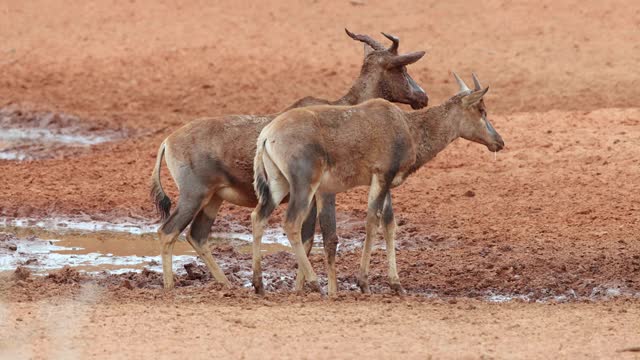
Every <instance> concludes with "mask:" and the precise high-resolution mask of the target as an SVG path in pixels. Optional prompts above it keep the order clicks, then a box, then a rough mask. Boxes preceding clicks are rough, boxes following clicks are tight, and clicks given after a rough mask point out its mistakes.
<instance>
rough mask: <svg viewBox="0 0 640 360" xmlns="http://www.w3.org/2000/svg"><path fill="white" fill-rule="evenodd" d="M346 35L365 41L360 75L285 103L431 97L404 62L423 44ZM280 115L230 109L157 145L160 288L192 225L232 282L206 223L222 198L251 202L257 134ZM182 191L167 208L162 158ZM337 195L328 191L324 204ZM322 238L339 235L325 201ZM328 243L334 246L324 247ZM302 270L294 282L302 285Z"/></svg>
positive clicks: (205, 252)
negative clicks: (404, 47)
mask: <svg viewBox="0 0 640 360" xmlns="http://www.w3.org/2000/svg"><path fill="white" fill-rule="evenodd" d="M345 31H346V33H347V35H348V36H349V37H350V38H352V39H354V40H357V41H360V42H362V43H364V47H365V55H364V62H363V64H362V68H361V71H360V76H359V77H358V78H357V79H356V81H355V83H354V84H353V86H352V87H351V89H350V90H349V91H348V92H347V94H346V95H344V96H343V97H341V98H340V99H338V100H336V101H328V100H323V99H318V98H314V97H305V98H302V99H300V100H298V101H297V102H295V103H294V104H293V105H291V106H290V107H289V108H287V110H288V109H292V108H298V107H303V106H308V105H314V104H315V105H317V104H332V105H355V104H358V103H361V102H363V101H366V100H369V99H372V98H377V97H381V98H384V99H386V100H389V101H394V102H399V103H404V104H409V105H411V107H412V108H414V109H419V108H422V107H424V106H426V105H427V102H428V98H427V94H426V93H425V92H424V90H423V89H422V88H420V86H418V84H417V83H416V82H415V81H414V80H413V79H412V78H411V76H409V74H408V73H407V69H406V66H407V65H409V64H412V63H415V62H416V61H418V60H419V59H420V58H422V57H423V56H424V54H425V53H424V52H423V51H418V52H412V53H409V54H403V55H399V54H398V46H399V39H398V38H397V37H395V36H393V35H388V34H385V33H383V35H384V36H385V37H386V38H388V39H389V40H391V42H392V44H391V46H390V47H388V48H386V47H385V46H383V45H381V44H380V43H379V42H377V41H376V40H374V39H372V38H371V37H369V36H367V35H360V34H354V33H351V32H350V31H349V30H347V29H345ZM277 115H278V114H271V115H229V116H222V117H214V118H203V119H198V120H194V121H192V122H190V123H188V124H186V125H185V126H183V127H181V128H179V129H178V130H176V131H175V132H173V133H172V134H171V135H169V136H168V137H167V138H166V139H165V140H164V141H163V142H162V143H161V145H160V148H159V149H158V154H157V157H156V163H155V166H154V169H153V173H152V176H151V196H152V199H153V201H154V203H155V205H156V209H157V210H158V212H159V213H160V216H161V220H162V224H161V225H160V228H159V229H158V235H159V238H160V241H161V244H162V273H163V282H164V288H165V289H171V288H173V287H174V279H173V269H172V254H173V245H174V243H175V241H176V239H177V238H178V236H179V235H180V234H181V233H182V232H183V231H184V230H185V228H186V227H187V226H188V225H189V224H191V227H190V230H189V231H188V233H187V236H186V237H187V241H188V242H189V244H191V246H192V247H193V249H194V250H195V251H196V253H197V254H198V256H200V257H201V258H202V259H203V261H204V262H205V264H206V266H207V268H208V269H209V271H210V272H211V274H212V275H213V277H214V278H215V280H216V281H218V282H220V283H222V284H224V285H226V286H228V287H229V286H230V283H229V281H228V280H227V278H226V276H225V275H224V273H223V272H222V270H221V269H220V267H219V266H218V265H217V263H216V262H215V260H214V259H213V256H212V255H211V252H210V251H209V249H208V248H207V246H206V244H207V240H208V237H209V232H210V231H211V226H212V225H213V222H214V220H215V218H216V215H217V213H218V209H219V208H220V205H221V204H222V202H223V201H228V202H230V203H233V204H235V205H239V206H244V207H252V208H253V207H255V206H256V204H257V201H258V200H257V198H256V196H255V192H254V190H253V185H252V183H253V157H254V155H255V150H256V142H255V141H256V139H257V138H258V135H259V134H260V131H261V130H262V128H263V127H264V126H265V125H267V124H268V123H269V122H270V121H271V120H273V119H274V118H275V117H276V116H277ZM163 156H164V157H165V162H166V164H167V168H168V169H169V172H170V174H171V176H172V178H173V180H174V181H175V182H176V185H177V187H178V190H179V192H180V198H179V200H178V205H177V208H176V209H175V210H174V211H173V212H170V209H171V200H170V199H169V197H168V196H167V195H166V193H165V192H164V190H163V188H162V184H161V182H160V167H161V165H162V157H163ZM332 201H333V202H335V200H334V199H332V198H331V196H329V197H328V198H327V200H326V201H325V202H326V203H327V204H330V203H331V202H332ZM320 219H321V228H322V233H323V235H324V239H325V242H331V241H333V242H337V236H336V235H335V233H336V231H335V210H334V209H333V208H331V207H330V206H326V207H325V210H324V212H322V213H321V214H320ZM315 223H316V214H315V212H314V213H313V214H310V216H309V219H308V221H307V222H306V223H305V241H306V246H307V249H308V250H310V249H311V243H312V241H311V240H312V239H313V233H314V230H315ZM327 248H331V247H330V246H328V247H327ZM300 274H301V271H299V279H298V283H299V284H300V286H302V284H303V280H302V277H301V275H300Z"/></svg>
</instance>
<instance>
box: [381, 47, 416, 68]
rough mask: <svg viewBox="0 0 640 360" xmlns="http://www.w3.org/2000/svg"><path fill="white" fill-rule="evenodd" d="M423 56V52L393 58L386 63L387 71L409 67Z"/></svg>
mask: <svg viewBox="0 0 640 360" xmlns="http://www.w3.org/2000/svg"><path fill="white" fill-rule="evenodd" d="M424 54H425V52H424V51H416V52H412V53H409V54H404V55H398V56H394V57H392V58H391V59H390V60H389V62H388V63H387V69H392V68H396V67H400V66H407V65H411V64H413V63H415V62H416V61H418V60H420V59H422V57H423V56H424Z"/></svg>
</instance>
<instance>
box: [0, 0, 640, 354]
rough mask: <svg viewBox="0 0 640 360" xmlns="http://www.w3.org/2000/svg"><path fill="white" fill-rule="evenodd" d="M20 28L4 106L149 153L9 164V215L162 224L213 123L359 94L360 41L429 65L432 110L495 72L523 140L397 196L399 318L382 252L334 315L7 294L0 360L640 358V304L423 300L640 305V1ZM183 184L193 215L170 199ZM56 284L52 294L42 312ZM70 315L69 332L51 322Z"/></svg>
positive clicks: (217, 7) (281, 301) (248, 299)
mask: <svg viewBox="0 0 640 360" xmlns="http://www.w3.org/2000/svg"><path fill="white" fill-rule="evenodd" d="M0 15H1V16H2V19H3V20H2V21H1V22H0V38H1V39H2V43H1V44H0V107H4V108H11V109H20V110H21V111H24V112H27V113H30V112H40V111H42V112H56V113H66V114H73V115H75V116H77V117H78V118H80V119H83V121H84V122H85V123H86V127H83V128H84V129H87V131H93V130H96V131H97V130H100V131H105V130H112V131H117V132H119V133H124V134H128V135H129V137H128V138H126V139H124V140H121V141H116V142H112V143H107V144H102V145H97V146H95V147H92V148H90V149H87V150H83V151H80V152H70V153H68V152H59V153H58V152H56V157H54V158H53V159H45V160H37V161H27V162H20V163H17V162H12V161H1V160H0V184H3V185H2V186H0V214H1V215H3V216H6V217H48V216H54V215H55V216H73V215H79V214H89V215H91V216H92V217H94V218H96V219H102V220H117V219H121V218H123V217H134V218H142V219H151V218H153V217H154V216H155V215H154V213H153V207H152V204H151V202H150V200H149V198H148V181H149V176H150V174H151V168H152V166H153V163H154V159H155V155H156V150H157V146H158V145H159V143H160V142H161V141H162V139H163V138H164V137H166V136H167V135H168V134H169V133H170V132H171V131H172V130H174V129H176V128H178V127H179V126H181V125H182V124H184V123H185V122H187V121H189V120H191V119H193V118H195V117H199V116H208V115H220V114H230V113H269V112H275V111H278V110H280V109H282V108H284V107H286V106H287V105H289V104H290V103H292V102H293V101H294V100H296V99H298V98H300V97H303V96H306V95H315V96H321V97H326V98H331V99H335V98H338V97H340V96H341V95H342V94H343V93H344V92H346V91H347V89H348V87H349V85H350V83H351V81H352V80H353V79H354V78H355V77H356V76H357V72H358V70H359V66H360V62H361V56H362V53H361V51H362V49H361V46H360V45H359V44H357V43H354V42H353V41H351V40H350V39H349V38H347V37H346V35H344V32H343V30H342V28H344V27H345V26H346V27H349V28H350V29H351V30H353V31H356V32H361V33H369V34H371V35H373V36H376V37H377V38H379V39H381V36H380V35H377V33H378V32H379V31H385V32H389V33H392V34H396V35H398V36H399V37H400V38H401V45H400V46H401V51H415V50H427V51H428V56H427V57H426V58H425V59H423V60H421V61H420V62H419V63H417V64H415V65H412V66H411V67H410V68H409V71H410V73H411V74H412V76H413V77H414V79H415V80H416V81H417V82H418V83H420V84H421V85H422V87H423V88H424V89H425V90H426V91H427V92H428V93H429V95H430V99H431V105H435V104H438V103H440V102H442V101H443V100H444V99H446V98H447V97H448V96H450V95H452V94H453V93H454V91H455V90H456V87H455V84H454V83H453V82H452V78H451V75H450V71H452V70H454V71H456V72H458V73H459V74H464V76H465V78H466V79H469V80H470V72H471V71H475V72H477V73H478V74H479V76H480V79H481V80H483V82H484V84H487V85H490V87H491V90H490V92H489V95H488V97H487V99H486V103H487V106H488V108H489V110H490V113H489V114H490V117H491V118H492V119H493V122H494V126H495V127H496V129H498V131H499V132H500V133H501V135H502V136H503V138H504V139H505V141H506V143H507V147H506V149H505V150H504V151H503V152H501V153H498V154H497V160H496V161H494V158H493V154H491V153H488V152H487V150H486V149H485V148H483V147H482V146H480V145H477V144H471V143H468V142H466V141H464V140H459V141H457V142H456V143H454V144H453V145H451V146H450V147H449V148H448V149H447V150H445V151H444V152H443V153H442V154H441V155H440V156H439V157H438V158H437V159H436V160H434V161H433V162H432V163H431V164H429V165H428V166H427V167H426V168H424V169H422V170H421V171H419V172H418V173H417V174H415V175H414V176H413V177H412V178H410V179H409V180H408V181H407V183H405V184H404V185H403V186H402V187H400V188H398V189H396V190H394V192H393V196H394V204H395V208H396V214H397V216H398V219H399V223H400V227H399V232H398V242H399V252H398V262H399V269H400V276H401V279H402V281H403V283H404V285H405V287H406V288H407V290H408V291H409V293H410V295H409V296H408V298H407V299H395V298H387V297H385V296H386V295H384V294H386V292H387V290H388V289H387V288H385V284H386V281H385V274H386V270H385V269H386V265H385V262H386V260H385V258H384V254H383V252H381V251H378V252H376V255H375V257H374V266H373V274H372V282H373V283H374V284H375V283H377V284H379V286H378V288H377V291H378V292H379V293H382V295H380V294H378V295H376V296H373V297H359V296H357V295H355V294H354V291H353V290H351V291H347V290H344V291H343V293H346V295H343V296H344V297H345V298H344V299H343V301H335V302H334V301H327V300H318V299H316V298H315V297H314V296H307V297H302V298H299V297H293V298H289V297H288V295H283V294H274V295H271V296H272V297H273V298H272V299H270V298H267V299H266V300H260V299H256V298H254V297H253V296H252V295H250V294H245V293H244V292H242V291H243V290H237V291H234V292H232V293H233V294H236V296H240V297H241V299H242V300H233V299H231V300H225V299H224V296H223V295H224V292H220V291H219V290H218V289H217V287H215V285H214V284H211V283H210V282H206V283H205V285H203V286H183V287H181V288H179V289H178V290H176V292H175V293H174V294H163V293H162V292H160V291H158V290H155V289H144V288H143V289H134V290H128V289H127V288H126V286H124V288H123V286H122V285H121V284H120V285H113V284H111V285H109V284H105V283H98V284H97V285H91V284H92V282H91V281H89V282H82V281H80V282H79V283H77V284H76V285H74V284H73V283H72V284H57V283H55V282H53V284H55V285H51V283H52V280H51V279H48V280H42V279H41V280H33V281H32V282H24V281H23V283H24V284H27V285H28V286H26V290H24V289H23V290H18V289H17V287H19V286H20V285H16V284H15V282H13V281H10V283H11V285H10V286H9V285H7V286H9V287H8V288H4V290H3V291H2V292H0V298H3V299H4V303H0V312H1V311H5V314H10V316H7V317H3V316H0V319H6V321H4V323H3V322H2V321H0V335H3V333H4V334H9V333H10V334H12V337H6V336H0V339H2V340H0V355H3V354H5V353H6V354H10V353H9V352H7V351H14V350H15V351H20V352H21V353H24V352H23V351H30V352H31V354H32V355H33V356H34V357H35V358H49V357H54V356H59V357H72V356H76V357H78V358H86V357H96V358H102V357H108V356H110V355H113V356H114V357H117V355H119V356H121V357H122V356H124V354H125V353H126V354H132V355H134V356H132V357H149V358H158V357H163V356H167V357H178V356H179V355H185V354H188V355H191V356H192V357H195V358H201V357H202V358H204V357H210V356H213V357H221V358H222V357H234V358H238V357H241V356H242V355H244V356H245V357H248V358H255V357H260V356H266V357H278V358H286V357H292V358H300V357H307V358H328V357H335V356H337V357H355V355H356V354H360V355H363V354H366V356H369V357H380V358H389V357H400V356H403V355H413V357H415V358H425V357H427V356H428V355H432V356H433V357H435V358H478V357H482V356H484V357H488V358H492V357H497V358H518V357H520V358H534V357H538V358H549V357H553V358H576V357H595V358H612V357H623V356H633V353H628V352H622V353H618V352H616V350H621V349H624V348H625V347H629V346H640V339H638V334H639V333H640V327H638V325H637V324H638V323H639V322H638V311H637V309H638V304H637V301H630V302H624V301H617V302H600V303H595V304H583V303H572V304H562V305H540V304H522V303H513V304H486V303H481V302H479V301H477V300H473V299H470V300H460V302H458V303H456V304H449V303H448V302H444V303H441V302H439V301H440V300H431V301H430V302H427V303H423V301H424V298H423V297H417V295H415V294H418V293H425V292H426V293H429V292H437V293H438V294H441V295H452V296H454V297H455V296H469V297H474V296H479V295H484V294H485V292H486V291H487V290H492V289H498V290H500V291H502V292H503V293H516V294H528V293H533V294H534V298H537V297H544V296H545V295H559V294H566V292H567V291H569V290H573V291H575V292H577V294H579V295H583V296H588V295H589V294H591V293H592V292H593V290H594V288H595V289H601V288H614V289H620V290H621V291H623V292H629V293H638V291H640V245H639V244H640V242H639V241H638V240H639V239H638V236H639V235H638V234H640V220H639V218H638V210H639V209H640V192H639V191H638V184H639V180H638V179H639V177H640V171H639V169H640V163H639V162H640V147H639V146H638V144H640V126H639V125H640V73H639V72H638V71H637V66H638V64H639V63H640V32H639V31H638V28H639V26H640V6H638V3H637V1H610V2H600V1H569V0H560V1H538V2H536V3H535V4H533V3H524V2H523V3H518V2H511V1H485V2H482V4H476V3H474V4H470V3H468V2H463V1H448V2H436V1H420V2H409V1H400V2H385V1H373V0H365V1H292V0H285V1H279V2H277V3H273V4H270V3H267V2H251V1H228V0H222V1H216V2H206V3H205V2H203V3H197V4H196V3H194V2H186V1H185V2H177V3H176V2H157V1H150V0H135V1H109V2H87V3H81V4H75V5H73V6H71V5H69V4H68V3H67V2H64V1H40V0H36V1H29V2H23V1H14V0H8V1H5V2H4V3H3V4H2V5H0ZM52 125H53V126H55V124H52ZM92 129H93V130H92ZM164 173H165V175H166V173H167V172H166V171H165V172H164ZM163 184H165V188H168V189H169V190H170V193H171V194H172V197H173V198H174V199H175V198H176V196H177V194H176V193H175V188H174V186H173V185H172V183H171V180H170V179H169V178H168V177H165V178H164V180H163ZM365 198H366V190H365V189H359V190H355V191H352V192H350V193H348V194H343V195H341V196H339V197H338V204H339V205H338V212H339V214H338V216H339V219H340V220H341V221H342V224H343V226H341V227H340V228H339V235H340V236H341V237H343V238H345V239H355V240H357V239H362V237H363V232H364V229H363V224H364V223H363V221H364V214H365ZM249 212H250V210H249V209H244V208H237V207H233V206H228V205H226V206H224V207H223V209H222V210H221V212H220V219H221V221H219V222H218V225H216V226H215V227H216V229H215V230H219V231H224V230H226V227H228V226H229V225H228V224H241V225H244V226H247V225H248V224H249ZM274 223H275V221H274ZM344 224H349V226H346V225H344ZM314 261H315V262H316V263H317V264H318V267H319V268H321V267H322V266H321V260H320V257H318V256H316V259H315V260H314ZM357 263H358V251H356V252H348V251H347V252H343V253H341V254H340V256H339V258H338V266H339V274H340V276H341V281H343V282H344V281H346V282H349V281H350V277H352V276H353V271H354V270H355V268H356V266H357ZM36 283H43V284H45V285H46V286H47V289H49V288H48V286H52V288H51V289H49V290H46V291H45V292H44V296H35V297H32V298H31V299H30V298H29V297H28V296H27V295H28V294H31V293H33V292H34V291H36V290H37V287H35V288H32V287H31V286H32V285H33V284H36ZM24 284H23V285H24ZM29 284H31V285H29ZM43 286H44V285H43ZM74 286H75V287H77V289H76V290H77V291H70V290H69V289H70V288H74ZM85 288H88V289H89V290H83V289H85ZM25 293H26V294H27V295H25ZM136 294H138V295H136ZM140 294H142V295H140ZM237 294H240V295H237ZM25 296H26V297H25ZM154 297H158V299H154ZM87 299H88V300H87ZM200 300H202V303H200ZM361 300H366V301H361ZM386 301H390V302H391V303H390V304H387V303H386ZM453 301H458V300H453ZM307 302H310V304H307ZM68 305H73V306H72V307H69V306H68ZM3 307H4V310H3V309H2V308H3ZM69 314H71V315H73V316H70V317H69V319H70V320H69V321H70V322H72V323H73V326H71V327H69V330H68V331H70V332H69V333H65V332H64V331H62V332H60V331H58V329H60V328H65V326H64V323H56V322H55V321H51V320H50V321H43V319H52V318H56V317H59V318H66V317H67V315H69ZM18 318H20V319H22V320H17V319H18ZM75 319H78V320H77V322H76V321H75ZM132 319H135V321H133V320H132ZM21 334H22V335H21ZM26 334H33V335H28V336H27V335H26ZM61 334H62V335H61ZM23 335H24V336H23ZM198 336H199V337H198ZM6 339H8V340H6ZM302 340H306V341H302ZM634 342H635V343H634ZM61 343H62V344H69V346H58V345H59V344H61ZM142 344H144V345H142ZM12 349H13V350H12ZM25 349H26V350H25ZM3 351H5V352H4V353H3ZM60 351H63V352H64V351H69V353H60ZM114 351H118V352H117V353H114ZM402 351H406V352H407V353H406V354H403V353H402ZM52 354H53V355H52Z"/></svg>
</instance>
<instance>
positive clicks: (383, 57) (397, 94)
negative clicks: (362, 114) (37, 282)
mask: <svg viewBox="0 0 640 360" xmlns="http://www.w3.org/2000/svg"><path fill="white" fill-rule="evenodd" d="M345 31H346V32H347V35H349V37H351V38H352V39H354V40H357V41H361V42H363V43H364V49H365V50H364V63H363V65H362V70H361V73H360V76H361V77H363V78H365V79H366V80H365V84H364V87H365V89H363V91H365V92H367V93H368V94H369V96H370V97H371V98H383V99H385V100H388V101H391V102H398V103H402V104H409V105H411V107H412V108H413V109H421V108H423V107H425V106H427V104H428V102H429V98H428V97H427V93H426V92H425V91H424V90H423V89H422V88H421V87H420V86H419V85H418V84H417V83H416V82H415V80H413V79H412V78H411V76H410V75H409V73H408V72H407V65H410V64H413V63H414V62H416V61H418V60H420V59H421V58H422V57H423V56H424V54H425V52H424V51H416V52H412V53H409V54H403V55H398V45H399V44H400V39H398V38H397V37H395V36H393V35H389V34H385V33H382V35H384V36H385V37H386V38H387V39H389V40H391V46H389V47H385V46H383V45H382V44H380V43H379V42H377V41H376V40H374V39H372V38H371V37H369V36H368V35H360V34H354V33H352V32H350V31H349V30H347V29H345Z"/></svg>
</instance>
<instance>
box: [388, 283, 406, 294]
mask: <svg viewBox="0 0 640 360" xmlns="http://www.w3.org/2000/svg"><path fill="white" fill-rule="evenodd" d="M391 290H392V291H393V292H394V294H396V295H400V296H402V295H404V294H406V293H407V292H406V291H405V290H404V288H403V287H402V285H400V283H395V284H391Z"/></svg>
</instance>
